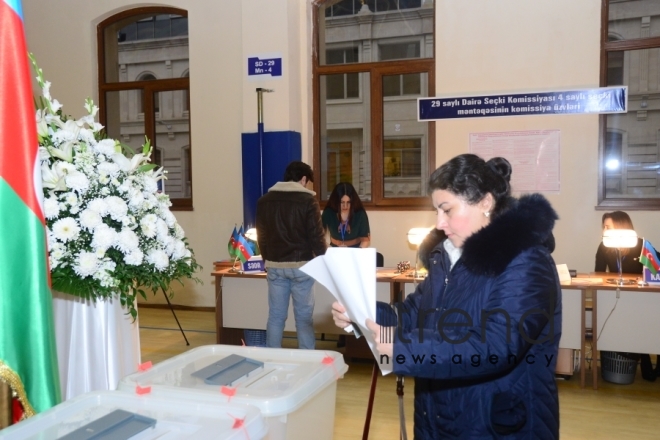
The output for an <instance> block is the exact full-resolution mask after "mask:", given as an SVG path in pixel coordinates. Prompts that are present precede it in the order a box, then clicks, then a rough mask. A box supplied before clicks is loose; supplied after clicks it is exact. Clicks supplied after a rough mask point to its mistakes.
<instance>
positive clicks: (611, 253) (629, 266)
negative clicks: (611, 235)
mask: <svg viewBox="0 0 660 440" xmlns="http://www.w3.org/2000/svg"><path fill="white" fill-rule="evenodd" d="M602 226H603V232H605V231H607V230H608V229H632V230H634V229H635V228H634V227H633V223H632V220H631V219H630V216H629V215H628V214H627V213H625V212H623V211H614V212H606V213H605V214H603V220H602ZM643 245H644V240H642V239H641V238H638V239H637V246H635V247H634V248H631V249H621V250H620V252H621V273H627V274H636V275H641V274H642V269H643V268H644V266H642V264H641V263H640V262H639V256H640V254H641V253H642V246H643ZM618 264H619V262H618V259H617V250H616V249H614V248H608V247H605V245H604V244H603V242H601V243H600V245H599V246H598V250H597V251H596V266H595V269H594V270H595V271H596V272H616V273H618V272H619V267H618ZM640 364H641V370H642V377H643V378H644V379H645V380H648V381H651V382H653V381H655V379H656V377H658V376H660V362H658V361H656V366H655V370H654V369H653V365H652V364H651V357H650V356H649V355H648V354H642V355H641V360H640Z"/></svg>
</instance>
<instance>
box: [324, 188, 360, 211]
mask: <svg viewBox="0 0 660 440" xmlns="http://www.w3.org/2000/svg"><path fill="white" fill-rule="evenodd" d="M344 196H348V197H349V198H350V199H351V209H350V210H349V212H348V218H349V219H350V218H351V217H353V213H354V212H357V211H359V210H361V209H364V206H362V201H361V200H360V196H359V195H358V193H357V191H355V188H354V187H353V185H351V184H350V183H348V182H339V183H338V184H337V185H335V188H334V189H333V190H332V193H330V198H329V199H328V203H327V204H326V205H325V206H327V207H329V208H330V209H332V210H333V211H335V212H336V213H339V212H340V211H341V198H342V197H344Z"/></svg>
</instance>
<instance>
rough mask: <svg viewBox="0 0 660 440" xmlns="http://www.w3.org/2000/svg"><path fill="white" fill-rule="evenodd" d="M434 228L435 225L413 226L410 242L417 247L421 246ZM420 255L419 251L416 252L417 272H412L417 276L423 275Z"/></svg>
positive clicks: (409, 235)
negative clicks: (419, 266)
mask: <svg viewBox="0 0 660 440" xmlns="http://www.w3.org/2000/svg"><path fill="white" fill-rule="evenodd" d="M432 230H433V227H430V228H412V229H410V230H409V231H408V243H410V244H412V245H413V246H415V248H419V245H420V244H422V242H423V241H424V239H425V238H426V236H427V235H428V234H429V232H431V231H432ZM418 261H419V257H418V255H417V252H415V272H414V273H413V274H412V276H414V277H415V278H417V277H418V276H422V274H421V273H420V271H419V270H418V268H417V267H418V265H417V263H418Z"/></svg>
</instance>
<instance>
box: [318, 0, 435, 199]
mask: <svg viewBox="0 0 660 440" xmlns="http://www.w3.org/2000/svg"><path fill="white" fill-rule="evenodd" d="M326 1H327V0H314V1H313V2H312V23H313V39H312V40H313V50H312V89H313V112H312V127H313V168H314V170H316V172H317V174H318V175H319V176H320V170H321V169H322V168H321V139H320V137H321V136H320V131H321V126H320V124H321V99H320V87H321V75H333V74H344V73H363V72H368V73H369V81H370V84H369V87H370V91H371V93H370V112H371V136H370V139H371V145H372V150H371V151H372V154H371V170H370V171H371V200H363V201H362V203H363V204H364V206H365V208H368V209H370V210H388V211H392V210H407V211H410V210H419V211H421V210H428V209H429V199H428V196H426V195H421V196H419V197H385V173H384V145H383V135H384V134H383V112H384V108H383V107H384V105H383V101H384V99H386V98H388V97H384V96H383V87H382V86H383V76H388V75H402V74H407V73H419V74H422V73H426V74H427V81H428V96H429V97H432V96H435V54H433V56H432V57H428V58H411V59H398V60H392V61H375V62H367V63H364V62H357V63H348V64H326V65H320V63H319V50H320V41H319V25H318V21H319V18H320V14H319V11H320V7H321V6H322V5H323V4H324V3H326ZM433 7H434V10H435V5H434V6H433ZM435 22H436V20H435V19H434V20H433V35H436V33H435ZM435 46H436V44H435V42H434V51H435ZM361 86H362V87H364V86H365V85H364V84H361ZM360 90H361V91H360V96H363V95H364V94H363V93H362V89H360ZM425 123H426V124H428V139H427V142H428V144H427V158H426V160H427V164H428V175H431V173H433V171H434V170H435V168H436V163H435V155H436V154H435V150H436V144H435V129H436V124H435V121H427V122H425ZM422 188H423V189H425V188H426V182H422ZM314 190H315V191H316V193H317V198H318V199H319V202H320V203H321V205H322V206H324V205H325V203H326V200H323V199H322V197H321V194H322V188H321V179H320V178H318V179H315V181H314Z"/></svg>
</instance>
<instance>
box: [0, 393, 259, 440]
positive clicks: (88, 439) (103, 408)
mask: <svg viewBox="0 0 660 440" xmlns="http://www.w3.org/2000/svg"><path fill="white" fill-rule="evenodd" d="M267 430H268V426H267V425H266V423H265V420H264V418H263V416H262V415H261V412H260V411H259V409H258V408H256V407H254V406H250V405H244V404H238V403H232V404H227V403H222V402H215V403H211V402H204V403H201V402H200V403H197V402H187V403H186V404H185V405H181V403H180V402H179V401H177V400H174V399H167V398H163V397H157V396H151V395H150V394H144V395H137V394H135V393H126V392H120V391H99V392H91V393H87V394H83V395H80V396H77V397H75V398H73V399H71V400H67V401H66V402H63V403H60V404H59V405H56V406H54V407H53V408H51V409H49V410H48V411H44V412H43V413H41V414H37V415H36V416H34V417H31V418H29V419H27V420H24V421H22V422H19V423H17V424H16V425H13V426H10V427H8V428H5V429H3V430H2V431H0V438H2V439H3V440H55V439H62V440H92V439H94V440H97V439H103V440H108V439H112V440H123V439H129V438H130V439H131V440H155V439H158V440H174V439H177V440H178V439H195V440H202V439H224V440H244V439H246V438H249V439H251V440H255V439H263V438H265V436H266V433H267Z"/></svg>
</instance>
